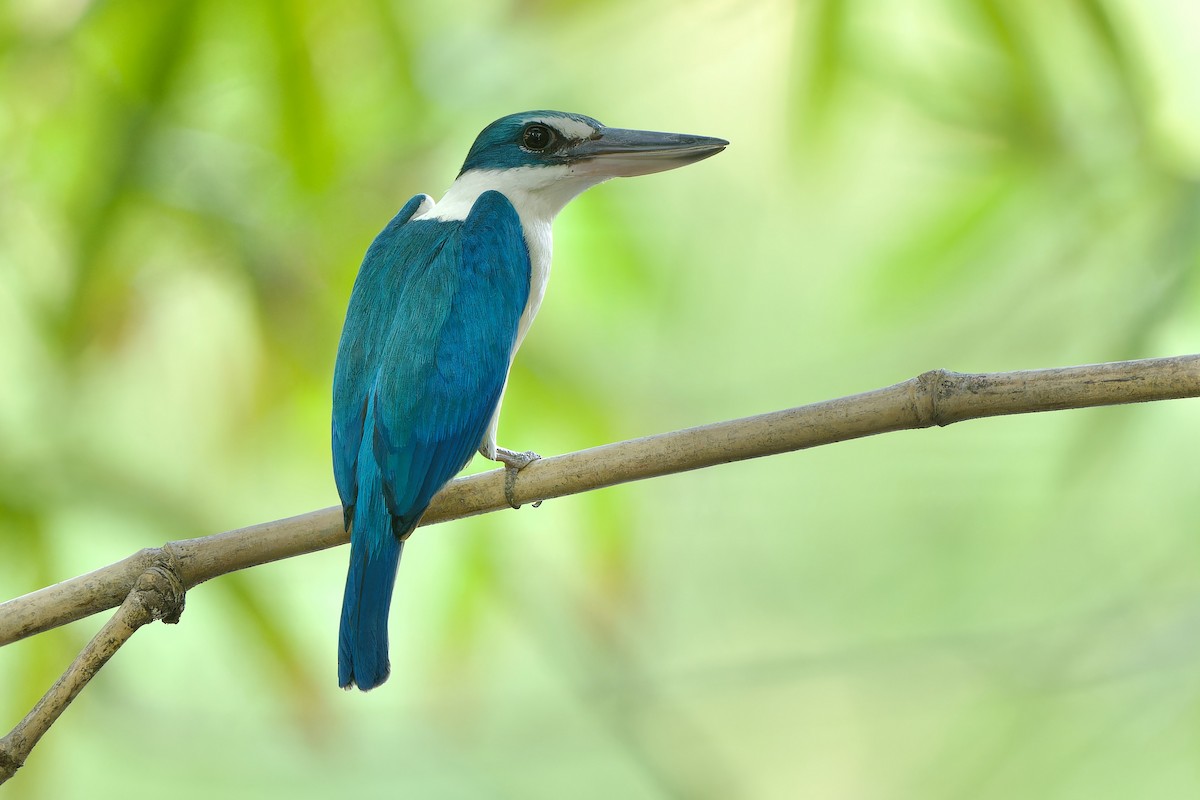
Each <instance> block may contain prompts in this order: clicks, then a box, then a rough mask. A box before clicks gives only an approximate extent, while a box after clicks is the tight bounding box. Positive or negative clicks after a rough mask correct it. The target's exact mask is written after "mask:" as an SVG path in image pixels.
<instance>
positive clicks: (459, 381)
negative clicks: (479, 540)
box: [373, 192, 530, 535]
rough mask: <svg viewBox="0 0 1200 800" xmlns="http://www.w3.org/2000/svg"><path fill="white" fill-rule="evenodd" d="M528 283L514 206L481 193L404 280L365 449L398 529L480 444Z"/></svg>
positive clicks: (411, 522)
mask: <svg viewBox="0 0 1200 800" xmlns="http://www.w3.org/2000/svg"><path fill="white" fill-rule="evenodd" d="M442 224H445V223H442ZM529 279H530V273H529V251H528V250H527V249H526V246H525V239H524V236H523V235H522V232H521V223H520V220H519V218H518V217H517V212H516V210H515V209H514V208H513V207H512V204H511V203H510V202H509V201H508V198H506V197H505V196H504V195H502V194H500V193H499V192H485V193H483V194H482V195H480V197H479V199H478V200H476V201H475V205H474V206H473V207H472V209H471V213H470V214H469V215H468V217H467V219H466V220H465V221H464V222H463V223H462V226H461V228H460V229H459V231H458V235H455V236H450V237H449V238H447V239H446V240H445V242H444V244H443V246H442V248H441V250H440V251H439V253H438V256H437V257H436V258H435V259H434V260H433V262H432V263H431V264H430V265H429V268H428V270H426V271H425V272H423V273H422V274H421V275H420V276H419V278H414V280H412V281H411V282H410V283H409V284H408V285H406V286H405V288H404V292H403V294H402V295H401V297H400V301H399V304H398V310H397V314H396V318H395V321H394V323H393V327H392V331H391V334H390V335H389V337H388V341H387V344H386V345H385V348H384V357H383V359H382V365H383V367H384V368H383V369H382V370H381V371H380V373H379V377H378V382H377V384H376V393H375V398H376V400H375V404H374V419H373V423H374V437H375V438H374V441H373V452H374V455H375V460H376V462H377V464H378V465H379V468H380V471H381V472H382V475H383V490H384V496H385V498H386V500H387V505H388V510H389V511H390V512H391V514H392V517H393V527H394V529H395V531H396V533H397V534H398V535H403V534H407V532H408V531H409V530H411V529H412V527H413V526H415V525H416V524H417V522H418V521H419V520H420V516H421V514H422V513H424V511H425V508H426V506H428V505H429V502H430V500H431V499H432V498H433V495H434V494H436V493H437V491H438V490H439V489H440V488H442V486H443V485H444V484H445V483H446V482H447V481H449V480H450V479H451V478H452V477H454V475H455V473H457V472H458V471H459V470H461V469H462V468H463V467H464V466H465V465H466V464H467V462H468V461H470V460H471V456H472V455H473V454H474V452H475V450H476V448H478V447H479V443H480V442H481V441H482V440H483V436H484V434H485V433H486V431H487V426H488V424H489V423H490V422H491V417H492V413H493V412H494V411H495V409H496V405H497V403H499V402H500V393H501V392H502V391H503V389H504V379H505V377H506V376H507V374H508V366H509V362H510V360H511V358H512V351H513V346H514V344H515V342H516V335H517V322H518V321H519V319H520V317H521V313H522V312H523V311H524V309H525V304H526V302H527V301H528V299H529Z"/></svg>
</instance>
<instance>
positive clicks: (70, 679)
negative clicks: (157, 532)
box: [0, 560, 184, 784]
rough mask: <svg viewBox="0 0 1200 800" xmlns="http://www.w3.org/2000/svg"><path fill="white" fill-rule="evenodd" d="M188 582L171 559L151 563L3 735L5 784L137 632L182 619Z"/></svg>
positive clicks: (0, 753)
mask: <svg viewBox="0 0 1200 800" xmlns="http://www.w3.org/2000/svg"><path fill="white" fill-rule="evenodd" d="M183 599H184V592H183V585H182V584H181V583H180V582H179V578H178V576H177V575H176V574H175V571H174V567H173V565H172V564H170V563H169V562H167V561H162V560H160V561H158V562H156V563H154V564H151V565H150V566H149V567H148V568H147V570H146V571H145V572H143V573H142V574H141V575H140V576H139V577H138V579H137V581H136V582H135V585H134V587H133V589H132V590H131V591H130V592H129V593H128V594H127V595H126V597H125V600H124V602H122V603H121V606H120V608H118V609H117V611H116V613H115V614H113V616H112V619H110V620H109V621H108V622H106V623H105V624H104V626H103V627H102V628H101V629H100V632H99V633H97V634H96V635H95V636H94V637H92V640H91V641H90V642H88V643H87V645H86V646H85V647H84V648H83V651H82V652H80V654H79V655H78V656H76V658H75V660H74V661H72V662H71V666H69V667H67V670H66V672H64V673H63V674H62V677H60V678H59V679H58V680H57V681H55V682H54V685H53V686H51V687H50V689H49V690H48V691H47V692H46V694H44V695H42V699H41V700H39V701H38V702H37V705H35V706H34V707H33V710H32V711H30V712H29V713H28V714H26V715H25V718H24V719H23V720H21V722H20V723H18V725H17V726H16V727H15V728H13V729H12V731H10V732H9V733H8V735H7V736H5V737H4V738H2V739H0V784H2V783H4V782H5V781H7V780H8V779H9V778H11V777H12V776H13V775H14V774H15V773H16V771H17V770H18V769H20V768H21V766H22V765H23V764H24V763H25V759H26V758H28V757H29V753H30V752H31V751H32V750H33V748H34V746H35V745H37V743H38V741H40V740H41V738H42V736H44V735H45V733H46V731H48V730H50V726H51V725H53V724H54V723H55V722H56V721H57V720H58V718H59V717H60V716H62V713H63V712H64V711H65V710H66V709H67V706H69V705H70V704H71V701H72V700H74V699H75V698H76V697H78V696H79V693H80V692H81V691H83V687H85V686H87V685H88V682H89V681H90V680H91V679H92V678H93V677H95V675H96V673H97V672H99V671H100V668H101V667H103V666H104V665H105V664H107V663H108V660H109V659H110V658H112V657H113V656H114V655H115V654H116V652H117V650H119V649H120V648H121V645H123V644H125V642H127V641H129V637H130V636H133V633H134V631H136V630H137V629H138V628H140V627H142V626H143V625H145V624H147V623H149V622H153V621H154V620H156V619H161V620H163V621H164V622H178V621H179V615H180V614H181V613H182V612H183Z"/></svg>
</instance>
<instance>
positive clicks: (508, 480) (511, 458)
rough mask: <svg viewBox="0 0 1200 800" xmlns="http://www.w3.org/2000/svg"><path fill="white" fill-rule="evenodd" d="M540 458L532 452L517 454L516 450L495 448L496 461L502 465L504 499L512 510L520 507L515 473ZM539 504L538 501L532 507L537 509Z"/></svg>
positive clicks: (540, 502)
mask: <svg viewBox="0 0 1200 800" xmlns="http://www.w3.org/2000/svg"><path fill="white" fill-rule="evenodd" d="M540 458H541V456H539V455H538V454H537V453H535V452H533V451H532V450H526V451H525V452H523V453H519V452H517V451H516V450H508V449H506V448H504V447H497V448H496V460H497V461H499V462H500V463H501V464H503V465H504V499H505V500H507V501H508V504H509V505H510V506H512V507H513V508H520V507H521V504H520V503H518V502H517V499H516V489H517V473H518V472H520V471H521V470H523V469H525V468H526V467H528V466H529V465H530V464H532V463H533V462H535V461H537V460H538V459H540ZM541 504H542V501H541V500H539V501H537V502H536V503H534V504H533V507H534V508H537V507H538V506H540V505H541Z"/></svg>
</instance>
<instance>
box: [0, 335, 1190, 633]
mask: <svg viewBox="0 0 1200 800" xmlns="http://www.w3.org/2000/svg"><path fill="white" fill-rule="evenodd" d="M1182 397H1200V355H1186V356H1177V357H1175V358H1158V359H1146V360H1142V361H1122V362H1116V363H1110V364H1093V365H1088V366H1080V367H1064V368H1059V369H1046V370H1029V371H1022V372H1001V373H983V374H963V373H956V372H947V371H945V370H934V371H931V372H926V373H924V374H922V375H919V376H917V377H915V378H912V379H910V380H907V381H904V382H903V383H897V384H895V385H893V386H888V387H886V388H883V389H876V390H875V391H871V392H865V393H863V394H857V395H852V396H850V397H842V398H839V399H836V400H827V401H824V402H820V403H813V404H812V405H807V406H800V407H798V408H792V409H788V410H786V411H776V412H773V413H770V414H761V415H759V416H754V417H746V418H744V419H737V420H731V421H728V422H718V423H715V424H712V425H704V426H701V427H698V428H688V429H686V430H681V431H674V432H671V433H662V434H658V435H655V436H647V437H645V438H642V439H633V440H630V441H627V442H620V443H617V444H608V445H604V446H601V447H594V448H591V449H589V450H581V451H578V452H575V453H568V454H566V455H561V456H555V457H553V458H544V459H542V460H540V461H535V462H534V463H532V464H530V465H529V466H528V467H526V468H525V469H524V470H522V471H521V473H520V476H519V478H518V480H517V485H516V491H515V499H516V500H517V502H518V503H531V502H534V501H537V500H545V499H549V498H554V497H562V496H564V495H569V494H576V493H578V492H585V491H590V490H592V489H600V488H603V487H606V486H613V485H615V484H618V483H625V482H628V481H636V480H643V479H645V478H653V477H657V476H660V475H668V474H672V473H676V472H685V471H688V470H693V469H700V468H702V467H710V466H713V465H715V464H723V463H727V462H731V461H740V460H743V459H748V458H758V457H760V456H768V455H775V454H778V453H785V452H789V451H792V450H802V449H805V448H809V447H817V446H819V445H825V444H831V443H833V442H839V441H846V440H849V439H857V438H861V437H864V436H871V435H874V434H878V433H888V432H890V431H896V430H907V429H914V428H927V427H930V426H934V425H941V426H945V425H950V424H951V423H954V422H960V421H963V420H968V419H978V418H982V417H991V416H998V415H1003V414H1027V413H1035V412H1041V411H1056V410H1060V409H1067V408H1088V407H1094V406H1106V405H1117V404H1121V403H1141V402H1149V401H1154V400H1170V399H1176V398H1182ZM502 508H508V501H507V500H506V499H505V497H504V472H503V471H502V470H493V471H491V472H485V473H482V474H479V475H472V476H470V477H468V478H460V479H458V480H456V481H453V482H452V483H450V484H449V485H448V486H447V487H446V488H445V489H443V490H442V491H441V492H440V493H439V494H438V496H437V497H436V498H434V502H433V505H432V506H431V507H430V509H429V510H428V511H427V512H426V513H425V517H424V518H423V519H422V521H421V524H422V525H431V524H434V523H438V522H446V521H448V520H452V519H459V518H462V517H469V516H473V515H475V514H484V513H487V512H490V511H496V510H499V509H502ZM348 539H349V537H348V536H347V534H346V532H345V531H344V530H343V529H342V514H341V509H340V508H337V507H334V508H325V509H321V510H320V511H312V512H309V513H307V514H302V515H300V516H298V517H291V518H289V519H282V520H275V521H273V522H265V523H262V524H260V525H252V526H250V527H248V528H240V529H238V530H233V531H227V532H225V533H218V534H215V535H213V536H205V537H202V538H198V539H187V540H183V541H177V542H169V543H167V544H166V545H164V546H163V547H161V548H154V549H148V550H142V551H141V552H138V553H135V554H134V555H132V556H129V557H128V558H126V559H124V560H122V561H119V562H117V563H115V564H111V565H109V566H107V567H102V568H101V569H98V570H96V571H95V572H90V573H88V574H86V575H81V576H79V577H77V578H73V579H71V580H67V581H64V582H62V583H59V584H56V585H54V586H50V587H47V588H45V589H40V590H38V591H36V592H31V593H29V594H27V595H24V596H23V597H18V598H16V599H13V600H9V601H8V602H6V603H3V604H0V646H3V645H6V644H9V643H11V642H14V641H17V640H19V639H23V638H25V637H26V636H32V635H34V634H36V633H41V632H42V631H45V630H49V629H51V628H55V627H58V626H59V625H64V624H66V623H68V622H72V621H74V620H77V619H82V618H83V617H86V616H89V615H91V614H95V613H98V612H100V611H103V610H105V609H107V608H112V607H113V606H115V605H117V604H118V603H120V602H121V600H122V598H124V597H125V596H126V595H127V594H128V593H129V591H130V589H131V588H132V587H133V584H134V581H136V580H137V577H138V576H139V575H141V574H142V573H144V572H145V571H146V569H147V565H148V564H151V563H153V562H155V561H156V560H158V559H161V558H164V557H166V558H169V559H171V560H173V561H174V563H176V564H178V569H179V577H180V580H181V581H182V583H183V585H184V587H185V588H186V589H190V588H191V587H193V586H195V585H196V584H198V583H202V582H204V581H206V580H209V579H211V578H215V577H217V576H219V575H224V574H227V573H230V572H236V571H238V570H242V569H246V568H247V567H253V566H256V565H258V564H265V563H268V562H271V561H277V560H280V559H284V558H290V557H292V556H298V555H302V554H304V553H311V552H315V551H317V550H323V549H326V548H329V547H335V546H337V545H340V544H345V543H346V541H348Z"/></svg>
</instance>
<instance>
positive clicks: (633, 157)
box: [571, 128, 729, 178]
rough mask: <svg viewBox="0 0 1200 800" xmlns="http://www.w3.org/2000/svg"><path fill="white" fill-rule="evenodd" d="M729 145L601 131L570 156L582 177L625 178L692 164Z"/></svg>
mask: <svg viewBox="0 0 1200 800" xmlns="http://www.w3.org/2000/svg"><path fill="white" fill-rule="evenodd" d="M728 146H729V142H727V141H725V140H724V139H717V138H714V137H712V136H691V135H689V134H686V133H658V132H656V131H633V130H626V129H624V128H604V129H602V130H601V131H600V134H599V135H598V136H596V137H595V138H594V139H588V140H587V141H584V142H580V143H579V144H578V145H576V146H575V147H574V149H573V152H572V154H571V155H572V161H574V162H575V169H576V170H577V171H578V172H580V173H582V174H591V175H597V176H604V177H609V178H618V177H623V178H627V177H632V176H634V175H649V174H650V173H652V172H662V171H664V170H668V169H675V168H676V167H682V166H685V165H687V164H692V163H695V162H697V161H700V160H702V159H705V158H708V157H709V156H715V155H716V154H717V153H719V152H721V151H722V150H724V149H725V148H726V147H728ZM575 159H580V160H579V161H575Z"/></svg>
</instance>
